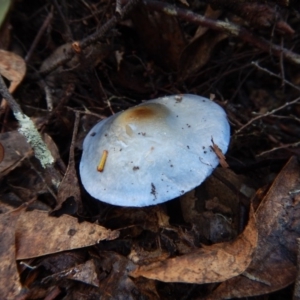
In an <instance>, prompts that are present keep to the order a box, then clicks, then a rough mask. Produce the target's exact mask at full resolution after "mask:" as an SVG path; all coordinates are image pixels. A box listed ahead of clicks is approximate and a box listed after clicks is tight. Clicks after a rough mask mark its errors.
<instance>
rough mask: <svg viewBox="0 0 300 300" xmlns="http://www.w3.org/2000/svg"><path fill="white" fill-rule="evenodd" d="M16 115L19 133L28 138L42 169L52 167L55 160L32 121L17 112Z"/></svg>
mask: <svg viewBox="0 0 300 300" xmlns="http://www.w3.org/2000/svg"><path fill="white" fill-rule="evenodd" d="M14 115H15V117H16V119H17V120H18V122H19V125H20V128H19V129H18V131H19V132H20V133H21V134H22V135H23V136H24V137H25V138H26V140H27V142H28V143H29V144H30V146H31V147H32V149H33V150H34V154H35V157H36V158H37V159H38V160H39V161H40V163H41V165H42V167H43V168H46V167H48V166H50V165H52V164H53V163H54V158H53V156H52V154H51V152H50V150H49V149H48V147H47V145H46V144H45V142H44V141H43V140H42V138H41V135H40V133H39V132H38V130H37V129H36V127H35V125H34V123H33V122H32V120H31V119H30V118H29V117H27V116H26V115H25V114H23V113H21V112H15V113H14Z"/></svg>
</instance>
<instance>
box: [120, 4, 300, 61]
mask: <svg viewBox="0 0 300 300" xmlns="http://www.w3.org/2000/svg"><path fill="white" fill-rule="evenodd" d="M125 2H126V0H125ZM143 3H144V4H145V5H146V6H147V7H148V8H149V9H152V10H157V11H161V12H163V13H165V14H168V15H170V16H173V17H178V18H180V19H182V20H185V21H187V22H191V23H194V24H198V25H202V26H205V27H208V28H210V29H213V30H216V31H221V32H226V33H228V34H229V35H231V36H235V37H238V38H240V39H241V40H243V41H244V42H246V43H249V44H251V45H253V46H255V47H257V48H258V49H260V50H262V51H264V52H267V53H271V54H273V55H275V56H277V57H280V56H281V55H282V56H283V57H284V58H285V59H287V60H289V61H291V62H293V63H295V64H300V55H299V54H296V53H294V52H292V51H290V50H288V49H285V48H282V47H281V46H280V45H275V44H272V43H271V42H269V41H267V40H265V39H264V38H261V37H258V36H256V35H254V34H253V33H252V32H251V31H249V30H247V29H246V28H244V27H241V26H238V25H236V24H233V23H230V22H225V21H220V20H213V19H209V18H206V17H204V16H202V15H199V14H196V13H194V12H192V11H191V10H188V9H183V8H178V7H176V6H174V5H171V4H167V3H164V2H159V1H151V0H143Z"/></svg>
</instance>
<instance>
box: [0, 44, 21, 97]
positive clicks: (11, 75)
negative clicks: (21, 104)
mask: <svg viewBox="0 0 300 300" xmlns="http://www.w3.org/2000/svg"><path fill="white" fill-rule="evenodd" d="M25 73H26V64H25V61H24V59H23V58H22V57H21V56H19V55H17V54H15V53H13V52H9V51H5V50H2V49H0V74H1V75H2V76H4V77H5V78H6V79H8V80H9V81H10V86H9V92H10V93H13V92H14V91H15V89H16V88H17V86H18V85H19V84H20V82H21V81H22V80H23V78H24V76H25Z"/></svg>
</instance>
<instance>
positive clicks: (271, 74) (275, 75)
mask: <svg viewBox="0 0 300 300" xmlns="http://www.w3.org/2000/svg"><path fill="white" fill-rule="evenodd" d="M251 64H252V65H253V66H255V67H256V68H257V69H258V70H260V71H263V72H266V73H267V74H269V75H270V76H273V77H276V78H278V79H280V80H282V82H284V83H285V84H286V85H289V86H291V87H292V88H294V89H296V90H297V91H300V87H299V86H297V85H294V84H293V83H291V82H290V81H288V80H286V79H284V78H283V77H282V76H280V75H277V74H275V73H273V72H271V71H270V70H268V69H265V68H263V67H261V66H260V65H259V64H258V63H257V62H255V61H253V62H252V63H251Z"/></svg>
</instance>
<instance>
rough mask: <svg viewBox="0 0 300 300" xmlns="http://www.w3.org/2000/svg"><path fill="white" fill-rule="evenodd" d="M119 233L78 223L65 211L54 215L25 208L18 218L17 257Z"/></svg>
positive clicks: (68, 247)
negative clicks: (62, 213) (58, 215)
mask: <svg viewBox="0 0 300 300" xmlns="http://www.w3.org/2000/svg"><path fill="white" fill-rule="evenodd" d="M118 236H119V232H118V231H111V230H109V229H106V228H104V227H102V226H100V225H97V224H92V223H88V222H82V223H78V220H77V219H76V218H74V217H71V216H68V215H62V216H60V217H59V218H55V217H50V216H49V215H48V213H46V212H43V211H38V210H34V211H30V212H29V211H28V212H26V213H24V214H22V215H21V216H20V218H19V220H18V222H17V227H16V242H17V249H16V252H17V254H16V257H17V259H19V260H20V259H27V258H32V257H37V256H43V255H46V254H51V253H56V252H61V251H66V250H72V249H77V248H82V247H87V246H91V245H94V244H97V243H99V242H100V241H103V240H113V239H116V238H117V237H118Z"/></svg>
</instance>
